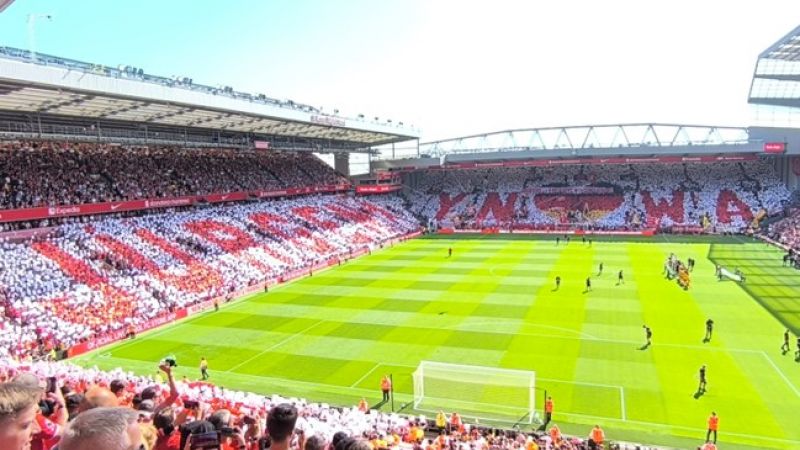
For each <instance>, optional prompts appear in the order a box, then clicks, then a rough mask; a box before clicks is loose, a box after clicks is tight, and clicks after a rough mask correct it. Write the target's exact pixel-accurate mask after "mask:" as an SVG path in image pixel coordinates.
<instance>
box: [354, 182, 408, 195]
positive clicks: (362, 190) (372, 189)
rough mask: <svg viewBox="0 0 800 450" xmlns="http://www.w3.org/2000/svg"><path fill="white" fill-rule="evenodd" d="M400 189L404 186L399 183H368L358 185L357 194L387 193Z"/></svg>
mask: <svg viewBox="0 0 800 450" xmlns="http://www.w3.org/2000/svg"><path fill="white" fill-rule="evenodd" d="M400 189H403V186H402V185H399V184H372V185H369V184H368V185H361V186H356V194H360V195H367V194H386V193H389V192H395V191H399V190H400Z"/></svg>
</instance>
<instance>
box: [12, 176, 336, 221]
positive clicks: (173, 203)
mask: <svg viewBox="0 0 800 450" xmlns="http://www.w3.org/2000/svg"><path fill="white" fill-rule="evenodd" d="M350 189H351V186H350V185H349V184H339V185H326V186H310V187H303V188H290V189H281V190H271V191H254V192H231V193H228V194H207V195H196V196H190V197H173V198H152V199H144V200H132V201H124V202H102V203H88V204H85V205H64V206H52V207H39V208H25V209H7V210H0V223H4V222H21V221H26V220H41V219H49V218H52V217H74V216H86V215H90V214H109V213H118V212H126V211H139V210H144V209H156V208H175V207H180V206H191V205H194V204H196V203H198V202H208V203H220V202H235V201H242V200H246V199H247V198H248V197H250V196H251V195H252V196H255V197H258V198H268V197H285V196H294V195H304V194H315V193H331V192H342V191H348V190H350Z"/></svg>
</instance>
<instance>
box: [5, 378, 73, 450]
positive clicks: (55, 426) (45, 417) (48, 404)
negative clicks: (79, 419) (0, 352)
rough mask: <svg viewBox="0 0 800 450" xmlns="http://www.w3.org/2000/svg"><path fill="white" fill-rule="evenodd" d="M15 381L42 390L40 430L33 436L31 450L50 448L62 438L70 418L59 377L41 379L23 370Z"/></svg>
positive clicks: (38, 416) (37, 415)
mask: <svg viewBox="0 0 800 450" xmlns="http://www.w3.org/2000/svg"><path fill="white" fill-rule="evenodd" d="M14 383H17V384H20V385H25V386H29V387H31V388H38V389H39V390H40V392H41V396H40V398H39V408H38V411H37V412H36V424H37V425H38V428H39V431H38V432H37V433H34V435H33V437H32V438H31V450H48V449H50V448H51V447H52V446H53V445H55V443H56V442H58V440H59V439H60V438H61V433H62V431H63V430H64V426H66V424H67V418H68V413H67V409H66V408H65V403H66V401H65V400H64V395H63V393H62V392H61V387H60V386H59V383H58V379H57V378H56V377H48V378H47V380H45V381H40V380H39V378H38V377H36V375H34V374H32V373H27V372H23V373H20V374H18V375H17V376H16V377H14Z"/></svg>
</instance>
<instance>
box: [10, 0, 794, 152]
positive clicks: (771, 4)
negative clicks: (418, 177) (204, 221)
mask: <svg viewBox="0 0 800 450" xmlns="http://www.w3.org/2000/svg"><path fill="white" fill-rule="evenodd" d="M29 14H50V15H52V16H53V18H52V20H47V19H37V20H36V22H35V44H34V45H35V48H36V50H37V51H39V52H42V53H48V54H53V55H57V56H62V57H66V58H72V59H78V60H84V61H87V62H92V63H99V64H104V65H108V66H114V67H116V66H117V65H119V64H124V65H131V66H135V67H141V68H143V69H144V70H145V72H148V73H152V74H155V75H164V76H173V75H178V76H181V77H184V76H186V77H190V78H193V79H194V81H195V83H203V84H208V85H212V86H216V85H229V86H233V87H234V89H236V90H240V91H245V92H253V93H264V94H267V95H268V96H271V97H274V98H280V99H292V100H295V101H298V102H301V103H305V104H309V105H312V106H316V107H321V108H323V111H328V112H332V111H333V109H334V108H335V109H339V110H340V111H341V113H342V114H345V115H349V116H355V115H357V114H364V115H365V116H367V117H376V116H377V117H380V118H381V119H392V120H393V121H394V122H399V121H402V122H404V123H405V124H406V125H410V124H413V125H414V127H415V128H418V129H420V132H421V136H422V139H421V140H422V141H423V142H425V141H429V140H435V139H443V138H450V137H457V136H463V135H470V134H477V133H483V132H490V131H497V130H505V129H513V128H529V127H543V126H567V125H590V124H613V123H631V122H636V123H641V122H662V123H681V124H699V125H732V126H746V125H748V124H750V123H751V122H752V121H753V114H752V113H751V111H750V109H749V107H748V105H747V94H748V90H749V87H750V80H751V77H752V73H753V68H754V65H755V62H756V58H757V56H758V54H759V53H760V52H761V51H762V50H764V49H766V48H767V47H768V46H769V45H770V44H772V43H773V42H775V41H776V40H778V39H779V38H781V37H782V36H783V35H784V34H786V33H788V32H789V31H791V30H792V29H793V28H795V27H796V26H797V25H798V22H800V1H797V0H793V1H785V0H761V1H758V2H749V1H748V2H731V1H717V0H693V1H687V0H671V1H660V0H651V1H642V0H637V1H622V0H619V1H618V0H607V1H596V0H595V1H578V0H575V1H567V0H564V1H534V0H528V1H504V0H492V1H469V0H461V1H448V0H427V1H424V0H373V1H367V0H338V1H332V0H327V1H326V0H285V1H284V0H226V1H210V0H193V1H191V0H168V1H167V0H137V1H133V0H78V1H68V0H16V1H15V2H14V3H13V4H11V6H9V7H8V8H7V9H6V10H5V11H4V12H2V13H0V45H7V46H12V47H18V48H23V49H27V48H29V46H30V45H31V42H30V39H29V36H30V33H29V26H28V23H27V17H28V15H29Z"/></svg>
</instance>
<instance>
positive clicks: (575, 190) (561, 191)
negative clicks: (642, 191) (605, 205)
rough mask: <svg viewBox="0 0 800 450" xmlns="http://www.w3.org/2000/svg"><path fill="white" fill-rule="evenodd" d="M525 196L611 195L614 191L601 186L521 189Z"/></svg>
mask: <svg viewBox="0 0 800 450" xmlns="http://www.w3.org/2000/svg"><path fill="white" fill-rule="evenodd" d="M522 192H524V193H526V194H556V195H588V194H600V195H604V194H613V193H614V189H613V188H610V187H602V186H557V187H533V188H527V189H523V190H522Z"/></svg>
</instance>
